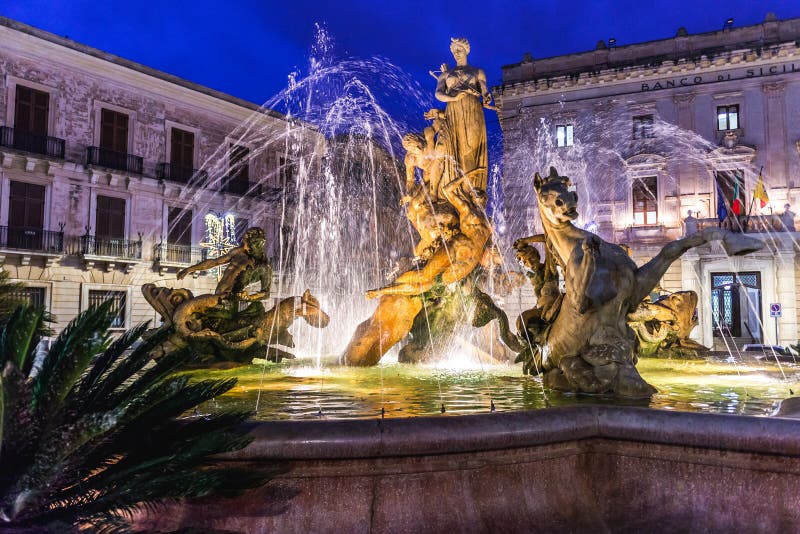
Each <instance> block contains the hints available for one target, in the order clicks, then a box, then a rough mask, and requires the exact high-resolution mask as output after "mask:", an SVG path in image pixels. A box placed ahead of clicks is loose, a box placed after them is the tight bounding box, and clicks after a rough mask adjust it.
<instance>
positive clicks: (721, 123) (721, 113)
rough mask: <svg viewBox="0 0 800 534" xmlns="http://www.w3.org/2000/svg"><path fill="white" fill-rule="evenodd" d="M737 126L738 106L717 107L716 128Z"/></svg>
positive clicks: (720, 129) (723, 128)
mask: <svg viewBox="0 0 800 534" xmlns="http://www.w3.org/2000/svg"><path fill="white" fill-rule="evenodd" d="M738 128H739V106H738V104H737V105H734V106H718V107H717V130H719V131H720V132H724V131H726V130H737V129H738Z"/></svg>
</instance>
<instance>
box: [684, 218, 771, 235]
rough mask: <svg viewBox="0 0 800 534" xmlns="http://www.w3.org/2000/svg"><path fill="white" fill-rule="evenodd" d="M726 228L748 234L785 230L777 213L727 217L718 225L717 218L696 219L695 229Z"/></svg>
mask: <svg viewBox="0 0 800 534" xmlns="http://www.w3.org/2000/svg"><path fill="white" fill-rule="evenodd" d="M720 226H721V227H722V228H728V229H730V230H733V231H734V232H745V233H748V234H761V233H772V232H785V231H786V228H785V227H784V226H783V223H782V222H781V219H780V216H779V215H750V216H743V217H740V218H739V220H738V221H737V220H736V219H734V218H732V217H729V218H728V219H726V220H725V223H723V224H721V225H720V222H719V219H717V218H707V219H698V220H697V229H698V231H699V230H704V229H706V228H718V227H720Z"/></svg>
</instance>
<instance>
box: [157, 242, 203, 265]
mask: <svg viewBox="0 0 800 534" xmlns="http://www.w3.org/2000/svg"><path fill="white" fill-rule="evenodd" d="M206 258H208V249H205V248H197V247H192V246H189V245H173V244H169V243H159V244H157V245H156V246H155V249H154V250H153V261H154V262H155V263H158V264H160V265H192V264H195V263H198V262H201V261H203V260H205V259H206Z"/></svg>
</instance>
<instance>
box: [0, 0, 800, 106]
mask: <svg viewBox="0 0 800 534" xmlns="http://www.w3.org/2000/svg"><path fill="white" fill-rule="evenodd" d="M768 11H773V12H775V13H776V15H777V16H778V17H779V18H790V17H800V1H798V0H765V1H762V0H706V1H703V0H693V1H687V0H672V1H661V0H657V1H648V0H616V1H606V2H603V1H598V0H593V1H589V0H571V1H570V0H563V1H549V0H547V1H545V0H539V1H528V2H521V1H509V0H499V1H491V0H489V1H486V0H484V1H483V2H476V1H472V0H465V1H461V2H439V1H435V0H429V1H426V2H421V1H405V2H404V1H401V0H394V1H391V2H389V1H381V0H349V1H347V0H345V1H338V2H337V1H324V0H280V1H274V0H260V1H259V0H227V1H226V0H216V1H213V2H211V1H205V0H200V1H194V2H188V1H184V2H178V1H174V2H173V1H169V0H165V1H160V2H152V1H135V0H134V1H131V0H126V1H124V2H123V1H117V0H106V1H102V2H100V1H98V2H87V1H83V0H60V1H43V0H5V1H4V2H0V14H2V15H3V16H7V17H10V18H13V19H17V20H20V21H22V22H25V23H27V24H31V25H33V26H37V27H39V28H42V29H45V30H47V31H50V32H53V33H56V34H59V35H67V36H69V37H70V38H71V39H74V40H76V41H79V42H81V43H84V44H87V45H90V46H93V47H96V48H100V49H102V50H106V51H108V52H111V53H114V54H117V55H120V56H122V57H125V58H128V59H131V60H134V61H137V62H140V63H143V64H145V65H148V66H151V67H154V68H157V69H160V70H164V71H166V72H169V73H172V74H175V75H178V76H181V77H183V78H186V79H189V80H191V81H194V82H198V83H201V84H203V85H207V86H209V87H212V88H214V89H218V90H221V91H225V92H227V93H230V94H233V95H235V96H238V97H241V98H244V99H247V100H250V101H253V102H256V103H262V102H264V101H266V100H267V99H268V98H269V97H270V96H272V95H273V94H275V93H276V92H278V91H279V90H280V89H281V88H282V87H284V86H285V84H286V77H287V75H288V73H289V72H291V71H292V70H295V69H300V70H304V69H305V68H306V66H307V57H308V52H309V48H310V46H311V43H312V41H313V36H314V33H315V23H324V24H325V25H326V27H327V29H328V31H329V33H330V34H331V35H332V37H333V38H334V39H335V41H336V46H337V49H338V51H339V52H340V53H341V54H347V55H350V56H356V57H360V58H367V57H370V56H373V55H380V56H384V57H387V58H389V59H390V60H391V61H393V62H394V63H395V64H397V65H399V66H400V67H401V68H402V69H404V70H405V71H407V72H408V73H410V74H411V75H412V76H413V77H414V78H416V79H417V80H418V81H419V82H420V83H421V84H423V87H425V88H428V87H429V88H430V90H431V91H433V79H431V78H430V77H429V76H428V75H427V71H428V70H429V69H431V68H434V67H437V66H438V65H439V64H440V63H441V62H443V61H447V62H452V58H451V57H450V55H449V50H448V45H449V37H450V36H455V35H462V36H465V37H467V38H469V39H470V41H471V42H472V54H471V55H470V58H469V60H470V63H471V64H473V65H477V66H480V67H483V68H484V69H485V70H486V73H487V76H488V77H489V81H490V83H491V84H492V85H494V84H497V83H499V81H500V76H501V72H500V67H501V65H504V64H507V63H514V62H517V61H519V60H520V59H521V58H522V55H523V54H524V53H525V52H531V53H532V54H533V56H534V57H535V58H536V57H539V58H541V57H547V56H553V55H560V54H565V53H570V52H578V51H583V50H589V49H592V48H594V46H595V44H596V42H597V41H598V40H599V39H604V40H605V39H608V38H609V37H612V36H613V37H615V38H616V39H617V43H618V45H623V44H627V43H633V42H640V41H645V40H653V39H660V38H666V37H671V36H673V35H674V34H675V31H676V30H677V28H678V27H680V26H685V27H686V28H687V30H688V31H689V32H690V33H697V32H704V31H712V30H716V29H719V28H721V27H722V24H723V22H724V20H725V19H726V18H728V17H733V18H734V19H735V24H736V25H747V24H754V23H757V22H761V21H762V20H763V19H764V15H765V14H766V13H767V12H768Z"/></svg>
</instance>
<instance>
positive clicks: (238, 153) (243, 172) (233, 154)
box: [230, 145, 250, 185]
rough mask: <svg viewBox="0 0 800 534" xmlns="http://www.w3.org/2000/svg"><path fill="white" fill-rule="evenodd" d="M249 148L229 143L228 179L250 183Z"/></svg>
mask: <svg viewBox="0 0 800 534" xmlns="http://www.w3.org/2000/svg"><path fill="white" fill-rule="evenodd" d="M249 159H250V149H249V148H247V147H246V146H241V145H231V150H230V179H231V181H232V182H238V183H242V184H245V185H246V184H249V183H250V163H249Z"/></svg>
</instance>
